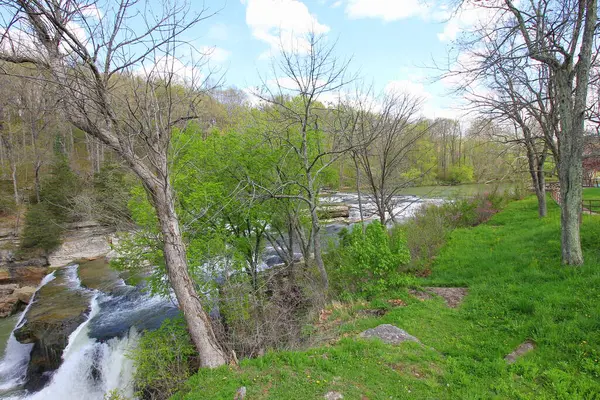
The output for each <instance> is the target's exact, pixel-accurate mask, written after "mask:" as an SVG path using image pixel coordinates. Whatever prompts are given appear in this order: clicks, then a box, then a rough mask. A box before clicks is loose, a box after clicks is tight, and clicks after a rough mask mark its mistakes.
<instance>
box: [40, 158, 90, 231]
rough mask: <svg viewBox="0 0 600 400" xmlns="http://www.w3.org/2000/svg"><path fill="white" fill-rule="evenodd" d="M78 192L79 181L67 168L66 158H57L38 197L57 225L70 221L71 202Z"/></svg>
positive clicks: (79, 187) (68, 167)
mask: <svg viewBox="0 0 600 400" xmlns="http://www.w3.org/2000/svg"><path fill="white" fill-rule="evenodd" d="M80 190H81V182H80V179H79V177H78V176H77V174H75V173H74V172H73V170H72V169H71V167H70V166H69V161H68V160H67V158H66V157H64V156H57V158H56V160H55V161H54V163H53V164H52V166H51V168H50V174H49V176H47V177H46V179H44V181H43V182H42V189H41V191H40V197H41V201H42V202H43V203H45V204H46V207H47V209H48V211H49V212H50V213H51V214H52V216H53V217H54V218H55V219H56V221H57V222H58V223H63V222H67V221H69V220H70V219H71V209H72V205H73V201H74V199H75V197H76V196H77V194H78V193H79V191H80Z"/></svg>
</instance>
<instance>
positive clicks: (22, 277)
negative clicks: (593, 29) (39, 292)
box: [10, 264, 48, 286]
mask: <svg viewBox="0 0 600 400" xmlns="http://www.w3.org/2000/svg"><path fill="white" fill-rule="evenodd" d="M10 270H11V275H12V279H13V281H14V282H17V283H19V284H21V285H25V286H37V285H39V283H40V282H41V281H42V279H44V277H45V276H46V274H48V267H47V266H45V265H39V264H33V265H25V266H12V267H10Z"/></svg>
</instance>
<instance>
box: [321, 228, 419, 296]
mask: <svg viewBox="0 0 600 400" xmlns="http://www.w3.org/2000/svg"><path fill="white" fill-rule="evenodd" d="M327 258H328V262H329V263H330V264H331V266H332V268H333V271H332V274H333V276H334V279H333V282H334V285H335V286H337V287H338V289H339V290H340V291H349V292H354V293H360V294H363V295H366V296H367V297H369V296H372V295H376V294H377V293H380V292H382V291H385V290H387V289H389V288H390V287H393V286H396V285H398V284H401V283H402V282H401V281H402V279H403V275H401V274H398V272H399V270H400V268H401V267H402V266H404V265H406V264H407V263H408V262H409V261H410V253H409V251H408V247H407V246H406V237H405V235H404V233H403V232H402V231H399V230H397V231H394V232H393V233H392V234H390V233H388V232H387V229H386V227H385V226H384V225H382V224H381V223H380V222H379V221H374V222H372V223H370V224H369V225H367V226H366V228H365V232H364V233H363V229H362V226H361V225H355V226H354V228H353V229H352V230H351V231H348V230H347V229H344V230H343V231H342V232H341V233H340V243H339V245H338V246H337V248H335V249H334V250H332V252H331V254H329V255H328V257H327Z"/></svg>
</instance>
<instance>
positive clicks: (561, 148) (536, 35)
mask: <svg viewBox="0 0 600 400" xmlns="http://www.w3.org/2000/svg"><path fill="white" fill-rule="evenodd" d="M477 4H478V5H479V6H480V7H484V8H488V9H490V10H491V11H492V12H493V21H492V20H491V21H488V22H489V23H488V24H486V26H482V27H481V28H480V29H478V30H476V31H475V32H473V33H472V34H471V35H468V37H467V39H466V40H464V43H463V46H464V47H467V48H470V49H478V48H480V46H481V43H485V42H486V41H487V40H488V39H489V38H497V42H498V43H508V44H511V45H509V46H500V47H498V48H497V49H495V52H494V53H492V54H490V56H491V57H490V60H491V61H490V63H492V62H493V59H494V58H498V57H496V55H497V54H496V52H502V55H501V57H499V58H500V59H516V58H522V59H527V60H531V61H532V62H533V61H535V62H537V63H541V64H543V65H545V66H547V68H548V70H549V73H550V76H549V82H550V84H551V85H552V88H553V92H552V96H553V97H554V104H556V107H557V111H558V115H559V124H558V132H557V135H558V153H559V157H560V160H559V163H558V174H559V180H560V192H561V193H560V197H561V247H562V261H563V263H564V264H567V265H580V264H582V263H583V253H582V251H581V239H580V232H579V221H580V216H581V199H582V154H583V142H584V140H583V137H584V123H585V120H586V111H587V107H588V105H587V96H588V83H589V77H590V71H591V66H592V58H593V56H594V54H595V50H594V48H595V46H596V35H597V32H598V29H599V26H598V3H597V0H534V1H528V2H519V3H516V2H514V1H512V0H502V1H489V2H477ZM594 57H595V56H594ZM490 63H484V64H483V68H481V69H480V71H481V73H482V74H485V73H486V71H487V67H488V66H489V65H490Z"/></svg>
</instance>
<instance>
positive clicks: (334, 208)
mask: <svg viewBox="0 0 600 400" xmlns="http://www.w3.org/2000/svg"><path fill="white" fill-rule="evenodd" d="M317 214H318V215H319V218H320V219H332V218H348V217H350V207H349V206H347V205H345V204H335V205H322V206H320V207H318V208H317Z"/></svg>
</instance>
